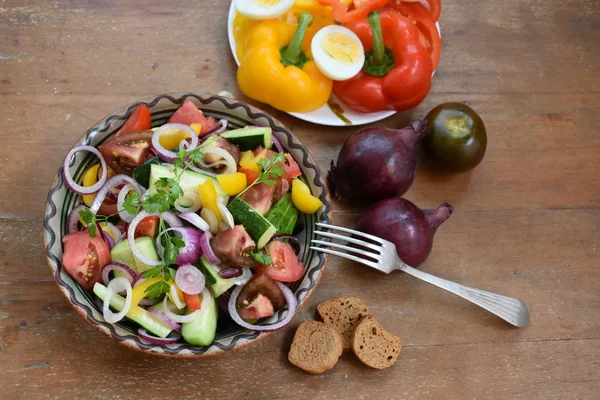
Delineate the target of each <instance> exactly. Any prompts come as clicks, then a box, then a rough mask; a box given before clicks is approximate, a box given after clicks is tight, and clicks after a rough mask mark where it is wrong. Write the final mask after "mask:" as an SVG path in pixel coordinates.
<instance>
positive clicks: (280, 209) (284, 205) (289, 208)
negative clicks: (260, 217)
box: [265, 193, 299, 235]
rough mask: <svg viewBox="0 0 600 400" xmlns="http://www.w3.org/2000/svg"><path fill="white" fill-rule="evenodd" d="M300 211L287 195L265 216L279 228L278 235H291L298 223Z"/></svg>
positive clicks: (290, 196) (289, 195)
mask: <svg viewBox="0 0 600 400" xmlns="http://www.w3.org/2000/svg"><path fill="white" fill-rule="evenodd" d="M298 214H299V211H298V209H297V208H296V206H294V203H293V202H292V195H291V194H289V193H287V194H286V195H285V196H283V197H282V198H281V199H279V201H278V202H277V203H275V205H274V206H273V207H271V209H270V210H269V211H268V212H267V214H266V215H265V218H266V219H267V220H269V222H270V223H272V224H273V225H274V226H275V228H277V233H284V234H287V235H291V234H292V232H293V231H294V227H295V226H296V222H297V221H298Z"/></svg>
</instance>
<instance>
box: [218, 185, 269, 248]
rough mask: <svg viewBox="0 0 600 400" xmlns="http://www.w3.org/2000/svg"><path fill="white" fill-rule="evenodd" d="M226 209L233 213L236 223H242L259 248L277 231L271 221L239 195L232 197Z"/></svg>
mask: <svg viewBox="0 0 600 400" xmlns="http://www.w3.org/2000/svg"><path fill="white" fill-rule="evenodd" d="M227 209H228V210H229V212H230V213H231V215H233V220H234V221H235V223H236V224H242V225H244V228H246V232H248V234H249V235H250V237H251V238H252V240H254V241H255V242H256V247H257V248H259V249H262V248H263V247H264V246H265V245H266V244H267V242H268V241H269V240H271V238H272V237H273V236H274V235H275V233H276V232H277V228H275V227H274V226H273V224H272V223H270V222H269V221H267V219H266V218H265V217H263V216H262V215H260V214H259V213H258V212H257V211H256V210H255V209H253V208H252V207H251V206H250V205H249V204H248V203H246V202H245V201H244V200H242V199H240V198H239V197H236V198H235V199H233V200H232V201H231V203H229V205H228V206H227Z"/></svg>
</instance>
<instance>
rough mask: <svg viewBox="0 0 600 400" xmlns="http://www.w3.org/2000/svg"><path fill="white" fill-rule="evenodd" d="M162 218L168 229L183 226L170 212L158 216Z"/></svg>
mask: <svg viewBox="0 0 600 400" xmlns="http://www.w3.org/2000/svg"><path fill="white" fill-rule="evenodd" d="M160 215H161V216H162V219H163V220H164V221H165V222H166V223H167V224H169V226H170V227H178V226H183V222H181V220H180V219H179V217H178V216H177V215H176V214H175V213H173V212H171V211H165V212H163V213H162V214H160Z"/></svg>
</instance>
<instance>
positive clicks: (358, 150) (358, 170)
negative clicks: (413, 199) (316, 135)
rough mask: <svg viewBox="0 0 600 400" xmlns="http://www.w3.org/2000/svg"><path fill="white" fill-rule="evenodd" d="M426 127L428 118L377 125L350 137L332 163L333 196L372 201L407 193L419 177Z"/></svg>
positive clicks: (364, 201)
mask: <svg viewBox="0 0 600 400" xmlns="http://www.w3.org/2000/svg"><path fill="white" fill-rule="evenodd" d="M426 127H427V123H426V121H422V120H418V121H415V122H413V123H412V124H410V125H409V126H407V127H405V128H402V129H389V128H383V127H378V126H375V127H369V128H364V129H361V130H359V131H357V132H356V133H355V134H353V135H352V136H350V137H349V138H348V140H346V142H345V143H344V145H343V146H342V149H341V150H340V154H339V155H338V159H337V164H336V165H335V166H334V165H333V161H332V163H331V171H330V172H329V177H328V181H329V186H330V188H331V190H332V192H333V195H334V196H335V197H337V198H342V199H345V200H348V201H351V202H357V203H371V202H376V201H379V200H383V199H385V198H388V197H394V196H400V195H402V194H404V193H406V191H407V190H408V189H409V188H410V186H411V185H412V183H413V181H414V179H415V168H416V148H417V143H418V142H419V140H420V139H421V138H422V137H423V136H424V135H425V130H426Z"/></svg>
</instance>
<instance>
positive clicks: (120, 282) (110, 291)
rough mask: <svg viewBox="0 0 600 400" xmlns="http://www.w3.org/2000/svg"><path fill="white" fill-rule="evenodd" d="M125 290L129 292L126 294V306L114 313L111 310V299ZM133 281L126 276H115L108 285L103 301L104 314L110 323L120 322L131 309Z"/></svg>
mask: <svg viewBox="0 0 600 400" xmlns="http://www.w3.org/2000/svg"><path fill="white" fill-rule="evenodd" d="M123 290H125V291H126V292H127V294H126V296H125V306H124V307H123V309H122V310H121V311H119V312H118V313H114V312H112V311H111V310H110V300H111V299H112V297H113V296H114V295H116V294H117V293H119V292H122V291H123ZM131 295H132V290H131V283H129V281H128V280H127V279H126V278H114V279H112V280H111V281H110V282H108V285H107V286H106V294H105V295H104V302H103V303H102V316H103V317H104V320H105V321H106V322H108V323H109V324H114V323H116V322H119V321H120V320H122V319H123V318H124V317H125V314H127V313H128V312H129V310H130V309H131Z"/></svg>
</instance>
